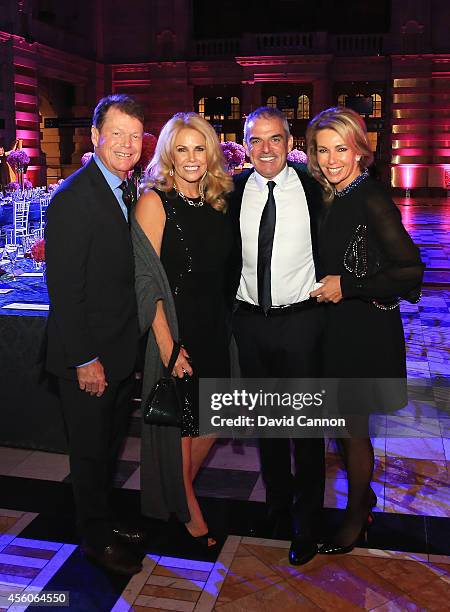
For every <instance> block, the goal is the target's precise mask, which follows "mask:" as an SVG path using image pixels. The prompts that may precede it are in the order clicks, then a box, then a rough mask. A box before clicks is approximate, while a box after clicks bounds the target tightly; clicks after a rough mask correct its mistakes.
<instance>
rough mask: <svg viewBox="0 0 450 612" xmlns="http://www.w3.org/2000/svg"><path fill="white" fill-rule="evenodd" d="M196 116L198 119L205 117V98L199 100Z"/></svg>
mask: <svg viewBox="0 0 450 612" xmlns="http://www.w3.org/2000/svg"><path fill="white" fill-rule="evenodd" d="M198 114H199V115H200V117H204V116H205V98H200V100H199V101H198Z"/></svg>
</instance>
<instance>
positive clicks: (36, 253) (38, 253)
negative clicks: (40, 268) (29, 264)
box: [30, 238, 45, 262]
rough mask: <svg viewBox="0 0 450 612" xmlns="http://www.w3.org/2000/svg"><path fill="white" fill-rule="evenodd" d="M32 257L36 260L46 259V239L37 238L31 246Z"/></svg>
mask: <svg viewBox="0 0 450 612" xmlns="http://www.w3.org/2000/svg"><path fill="white" fill-rule="evenodd" d="M30 252H31V258H32V259H34V261H37V262H42V261H45V240H44V238H41V239H40V240H37V241H36V242H35V243H34V244H33V246H32V247H31V251H30Z"/></svg>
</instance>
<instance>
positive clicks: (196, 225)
mask: <svg viewBox="0 0 450 612" xmlns="http://www.w3.org/2000/svg"><path fill="white" fill-rule="evenodd" d="M231 189H232V180H231V178H230V177H229V176H228V174H227V173H226V172H225V170H224V159H223V154H222V151H221V149H220V145H219V141H218V139H217V135H216V133H215V131H214V129H213V127H212V126H211V125H210V124H209V123H208V122H207V121H205V120H204V119H203V118H202V117H200V116H199V115H197V114H195V113H177V114H176V115H174V116H173V117H172V119H170V120H169V121H168V122H167V123H166V125H165V126H164V127H163V129H162V131H161V134H160V136H159V139H158V143H157V146H156V150H155V155H154V157H153V159H152V161H151V162H150V165H149V168H148V169H147V171H146V176H145V178H144V193H143V195H141V197H140V198H139V201H138V202H137V205H136V212H135V216H136V221H137V223H138V225H139V226H140V228H141V229H142V230H143V232H144V233H145V235H146V236H147V238H148V240H149V242H150V243H151V245H152V247H153V249H154V251H156V253H157V255H158V257H159V259H160V262H161V264H162V267H163V269H164V273H165V275H166V276H167V279H168V282H169V285H170V290H171V294H172V295H171V296H169V298H168V299H167V298H166V300H164V298H162V297H161V295H159V296H158V295H157V296H148V299H149V300H155V301H157V303H156V314H155V316H154V319H153V324H152V333H153V337H154V340H155V341H156V345H157V350H158V351H159V356H160V359H161V362H162V363H163V364H164V365H165V366H167V364H168V362H169V358H170V356H171V353H172V348H173V343H174V341H178V340H180V341H181V342H182V345H183V347H182V349H181V351H180V354H179V356H178V358H177V360H176V363H175V367H174V369H173V375H174V376H178V377H180V378H183V377H184V375H185V373H188V374H189V375H190V376H191V377H192V379H193V381H194V385H193V396H192V397H191V402H190V407H188V408H187V409H185V410H184V412H183V426H182V429H181V447H182V471H183V482H184V493H185V498H186V502H187V508H188V511H189V517H185V518H187V519H188V520H184V518H183V514H184V513H183V511H182V510H180V508H181V507H182V504H180V503H179V502H171V501H170V498H171V496H172V493H171V492H170V491H169V489H173V488H174V487H176V486H177V485H176V481H177V476H178V475H177V474H176V473H175V474H174V479H172V480H171V479H170V478H169V477H168V469H169V465H164V464H161V465H157V464H158V461H159V460H158V458H157V457H156V460H155V454H154V453H153V455H152V457H150V454H151V453H152V452H153V451H152V449H151V448H150V447H147V446H146V441H147V439H148V437H149V436H148V432H147V428H148V427H149V426H145V425H144V431H143V453H144V454H143V456H142V464H143V478H142V487H143V489H144V491H143V499H144V504H143V512H144V514H147V515H150V516H152V515H153V516H157V517H158V518H163V517H164V514H167V513H170V512H175V513H176V514H177V515H178V517H179V518H180V520H182V521H183V522H185V526H186V529H187V530H188V532H189V534H190V535H191V536H192V537H194V538H196V541H197V542H199V543H201V544H203V545H205V546H206V545H207V546H211V545H214V543H215V541H214V539H213V538H211V537H210V536H209V533H208V527H207V524H206V521H205V519H204V517H203V514H202V512H201V509H200V506H199V504H198V501H197V498H196V496H195V493H194V488H193V480H194V478H195V476H196V474H197V472H198V470H199V468H200V466H201V464H202V462H203V460H204V458H205V456H206V455H207V453H208V451H209V449H210V448H211V445H212V444H213V442H214V439H213V438H211V437H199V424H198V401H197V400H198V398H197V393H198V389H197V381H198V378H199V377H210V378H211V377H212V378H223V377H228V376H229V374H230V370H229V367H230V366H229V350H228V344H229V333H228V331H227V327H226V320H227V312H226V269H227V263H228V257H229V254H230V251H231V241H232V237H231V230H230V228H229V225H228V220H227V218H226V215H225V214H224V213H225V195H226V194H227V193H228V192H229V191H231ZM172 298H173V302H172ZM168 300H169V301H170V304H173V303H174V305H175V310H176V319H177V326H178V333H179V337H178V338H175V337H173V326H172V329H171V327H170V325H169V322H168V314H169V311H168ZM146 369H147V368H145V369H144V377H145V376H146ZM144 384H145V381H144ZM169 459H170V457H169ZM156 470H159V471H160V472H161V475H160V476H158V482H162V486H161V487H160V490H159V491H157V490H155V487H154V486H153V485H152V484H150V479H151V478H153V477H154V475H155V474H154V472H155V471H156ZM146 475H148V478H147V476H146ZM146 489H147V492H146ZM146 493H148V494H146ZM158 495H159V496H164V497H165V498H166V501H164V500H163V502H162V501H161V499H159V500H155V496H158ZM145 500H147V501H145ZM154 504H156V506H155V507H156V510H153V505H154ZM162 506H164V508H163V511H161V507H162Z"/></svg>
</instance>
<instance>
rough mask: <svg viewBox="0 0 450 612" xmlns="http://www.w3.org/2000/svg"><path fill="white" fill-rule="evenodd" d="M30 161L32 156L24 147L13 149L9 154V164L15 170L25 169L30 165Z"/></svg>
mask: <svg viewBox="0 0 450 612" xmlns="http://www.w3.org/2000/svg"><path fill="white" fill-rule="evenodd" d="M29 163H30V158H29V157H28V155H27V153H26V151H24V150H23V149H18V150H17V151H11V153H10V154H9V155H8V164H9V165H10V166H11V168H12V169H13V170H14V171H15V172H17V171H18V170H24V169H25V166H28V164H29Z"/></svg>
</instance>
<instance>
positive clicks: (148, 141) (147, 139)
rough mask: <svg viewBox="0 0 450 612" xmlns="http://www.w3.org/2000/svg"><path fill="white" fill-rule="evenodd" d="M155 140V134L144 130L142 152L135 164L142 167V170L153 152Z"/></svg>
mask: <svg viewBox="0 0 450 612" xmlns="http://www.w3.org/2000/svg"><path fill="white" fill-rule="evenodd" d="M157 141H158V139H157V138H156V136H153V134H149V133H148V132H144V135H143V137H142V153H141V157H140V158H139V161H138V163H137V164H136V166H138V168H142V170H144V169H145V168H146V167H147V166H148V164H149V163H150V160H151V159H152V157H153V155H154V153H155V149H156V143H157Z"/></svg>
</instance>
